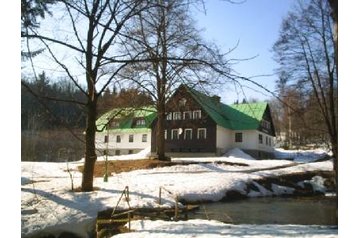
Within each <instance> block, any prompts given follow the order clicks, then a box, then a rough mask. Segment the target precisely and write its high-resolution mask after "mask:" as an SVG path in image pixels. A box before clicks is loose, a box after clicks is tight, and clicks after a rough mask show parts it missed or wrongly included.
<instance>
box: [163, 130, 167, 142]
mask: <svg viewBox="0 0 358 238" xmlns="http://www.w3.org/2000/svg"><path fill="white" fill-rule="evenodd" d="M167 138H168V131H167V130H164V140H166V139H167Z"/></svg>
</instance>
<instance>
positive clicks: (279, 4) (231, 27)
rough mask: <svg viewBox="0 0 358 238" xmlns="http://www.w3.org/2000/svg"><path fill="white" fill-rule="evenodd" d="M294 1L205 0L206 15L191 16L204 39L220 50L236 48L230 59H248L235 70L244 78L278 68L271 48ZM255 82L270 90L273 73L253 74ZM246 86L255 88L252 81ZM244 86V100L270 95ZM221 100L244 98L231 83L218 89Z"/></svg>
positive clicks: (228, 101) (229, 101) (229, 100)
mask: <svg viewBox="0 0 358 238" xmlns="http://www.w3.org/2000/svg"><path fill="white" fill-rule="evenodd" d="M294 3H295V1H294V0H275V1H267V0H246V1H243V2H242V3H241V4H231V3H228V2H226V1H217V0H216V1H206V5H205V8H206V14H204V13H203V12H199V11H197V14H196V16H194V18H195V19H196V20H197V26H198V28H203V29H204V32H203V36H204V38H205V39H206V40H209V41H213V42H215V43H216V44H217V45H218V46H220V48H221V49H222V51H223V52H226V51H229V50H230V49H232V48H234V47H235V45H236V44H237V42H239V45H238V47H237V48H236V50H235V51H234V52H232V53H231V54H230V56H229V58H233V59H248V58H252V57H254V58H253V59H251V60H247V61H241V62H240V63H239V64H238V65H236V66H235V67H234V69H235V70H236V71H237V72H238V73H240V75H241V76H243V77H252V76H258V75H272V74H274V69H275V68H277V67H278V65H277V64H276V62H275V61H274V60H273V52H272V51H271V49H272V46H273V44H274V43H275V41H276V40H277V39H278V36H279V31H280V26H281V22H282V20H283V18H284V17H285V16H286V15H287V13H288V11H289V10H290V9H292V6H293V5H294ZM253 79H254V80H255V81H256V82H258V83H260V84H261V85H263V86H265V87H267V88H268V89H269V90H271V91H273V90H274V88H275V85H274V84H275V80H276V79H277V76H276V75H272V76H265V77H255V78H253ZM244 85H245V86H248V87H250V88H254V89H255V90H258V88H257V87H255V86H254V85H252V84H248V83H244ZM255 90H252V89H249V88H246V87H245V88H244V93H245V95H246V97H247V99H250V98H251V99H258V100H266V99H268V98H269V97H270V95H268V94H267V92H266V93H265V94H263V93H264V92H263V90H259V91H260V92H256V91H255ZM219 96H221V98H222V101H223V102H225V103H229V104H231V103H233V102H234V101H235V100H239V101H242V99H243V98H244V95H243V93H242V92H241V90H240V91H239V92H238V93H236V92H235V90H233V89H232V85H226V87H224V88H223V90H221V95H220V94H219Z"/></svg>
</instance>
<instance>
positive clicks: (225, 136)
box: [216, 126, 275, 152]
mask: <svg viewBox="0 0 358 238" xmlns="http://www.w3.org/2000/svg"><path fill="white" fill-rule="evenodd" d="M237 132H241V133H242V142H235V133H237ZM259 134H262V142H263V143H262V144H259ZM266 137H268V138H271V146H270V145H266ZM274 145H275V144H274V137H273V136H270V135H267V134H266V133H263V132H259V131H257V130H244V131H240V130H237V131H232V130H229V129H226V128H223V127H221V126H217V137H216V147H217V148H218V149H220V150H221V151H223V152H225V151H227V150H229V149H231V148H235V147H238V148H241V149H246V150H261V151H267V152H272V151H273V148H274Z"/></svg>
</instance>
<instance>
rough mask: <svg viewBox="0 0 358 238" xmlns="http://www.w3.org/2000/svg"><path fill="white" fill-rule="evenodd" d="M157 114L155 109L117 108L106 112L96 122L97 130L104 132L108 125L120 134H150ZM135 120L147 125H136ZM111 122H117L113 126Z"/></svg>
mask: <svg viewBox="0 0 358 238" xmlns="http://www.w3.org/2000/svg"><path fill="white" fill-rule="evenodd" d="M156 116H157V113H156V110H155V108H154V107H143V108H116V109H112V110H111V111H108V112H106V113H105V114H103V115H102V116H101V117H99V118H98V119H97V121H96V126H97V130H99V131H103V130H104V129H105V127H106V126H107V124H109V129H110V130H111V131H118V132H148V131H149V130H150V125H151V123H152V122H153V120H154V119H155V118H156ZM135 119H144V121H145V124H141V125H136V124H134V123H133V122H134V120H135ZM109 120H111V121H112V122H115V123H116V125H115V126H113V125H111V123H109Z"/></svg>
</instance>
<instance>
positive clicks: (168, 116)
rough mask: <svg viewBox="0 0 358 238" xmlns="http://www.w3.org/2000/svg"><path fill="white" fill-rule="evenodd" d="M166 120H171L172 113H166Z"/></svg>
mask: <svg viewBox="0 0 358 238" xmlns="http://www.w3.org/2000/svg"><path fill="white" fill-rule="evenodd" d="M167 120H168V121H170V120H172V113H171V112H168V114H167Z"/></svg>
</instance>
